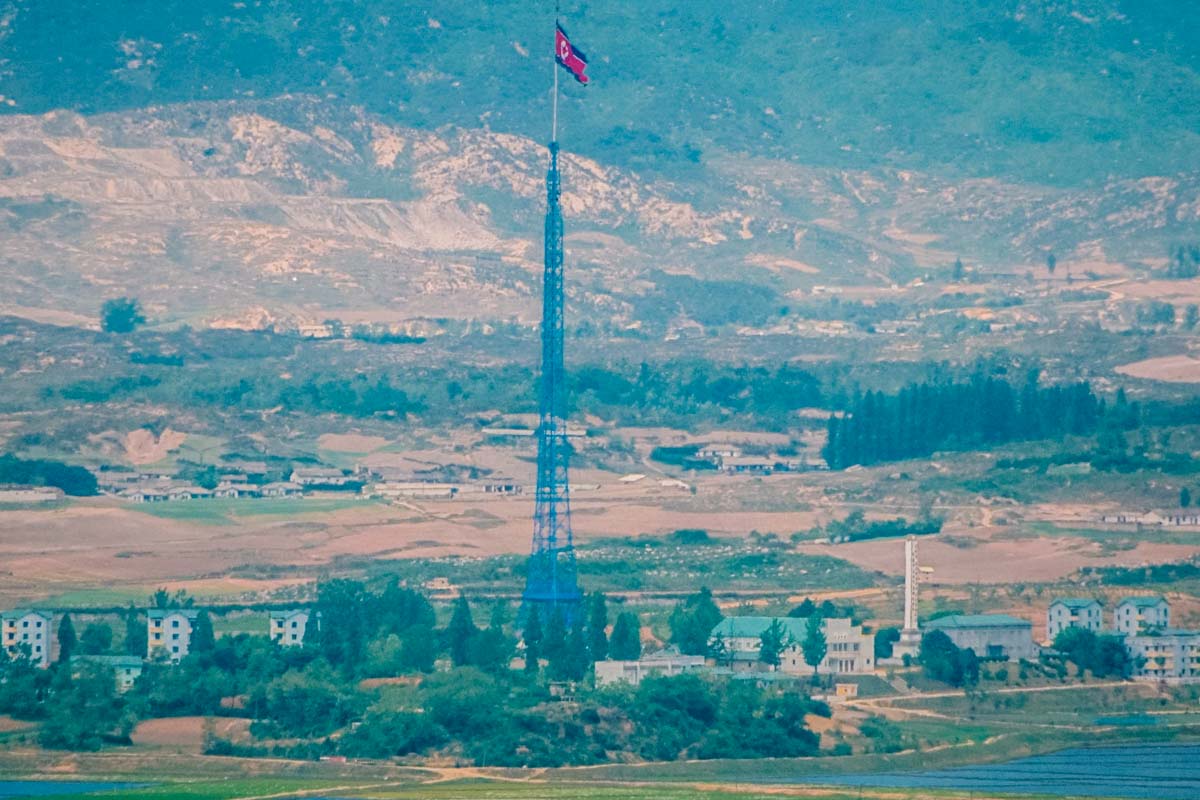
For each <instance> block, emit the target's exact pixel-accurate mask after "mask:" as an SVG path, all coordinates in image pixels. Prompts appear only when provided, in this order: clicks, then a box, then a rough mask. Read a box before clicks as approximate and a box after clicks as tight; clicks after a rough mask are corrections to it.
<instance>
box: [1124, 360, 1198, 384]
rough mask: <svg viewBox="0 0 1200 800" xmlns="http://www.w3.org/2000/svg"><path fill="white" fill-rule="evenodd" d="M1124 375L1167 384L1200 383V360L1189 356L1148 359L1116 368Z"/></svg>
mask: <svg viewBox="0 0 1200 800" xmlns="http://www.w3.org/2000/svg"><path fill="white" fill-rule="evenodd" d="M1116 371H1117V372H1119V373H1121V374H1122V375H1128V376H1130V377H1131V378H1145V379H1146V380H1152V381H1166V382H1167V383H1200V359H1196V358H1193V357H1192V356H1189V355H1178V356H1163V357H1162V358H1147V359H1146V360H1144V361H1134V362H1133V363H1130V364H1122V365H1121V366H1119V367H1117V368H1116Z"/></svg>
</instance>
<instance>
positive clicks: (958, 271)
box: [951, 258, 965, 283]
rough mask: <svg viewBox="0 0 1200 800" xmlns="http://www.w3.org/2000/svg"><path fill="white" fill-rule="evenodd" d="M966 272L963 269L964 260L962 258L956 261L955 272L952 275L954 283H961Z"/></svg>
mask: <svg viewBox="0 0 1200 800" xmlns="http://www.w3.org/2000/svg"><path fill="white" fill-rule="evenodd" d="M964 272H965V270H964V269H963V263H962V259H961V258H956V259H954V271H953V273H952V274H951V278H952V279H953V281H954V282H955V283H961V282H962V279H963V275H964Z"/></svg>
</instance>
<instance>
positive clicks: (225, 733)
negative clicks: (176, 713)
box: [131, 717, 250, 753]
mask: <svg viewBox="0 0 1200 800" xmlns="http://www.w3.org/2000/svg"><path fill="white" fill-rule="evenodd" d="M209 722H211V724H212V731H213V733H215V734H216V735H217V736H220V737H221V738H223V739H230V740H233V741H239V740H245V739H248V738H250V720H248V719H238V718H231V717H167V718H162V719H148V720H144V721H143V722H140V723H138V726H137V728H135V729H134V731H133V734H132V737H131V738H132V739H133V743H134V744H136V745H143V746H147V747H173V748H182V749H185V750H192V751H195V752H197V753H199V752H200V750H201V748H202V747H203V746H204V729H205V724H206V723H209Z"/></svg>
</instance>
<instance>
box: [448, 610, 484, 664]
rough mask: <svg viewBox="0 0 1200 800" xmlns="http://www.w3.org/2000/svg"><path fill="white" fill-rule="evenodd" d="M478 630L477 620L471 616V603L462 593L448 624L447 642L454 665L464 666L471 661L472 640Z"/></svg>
mask: <svg viewBox="0 0 1200 800" xmlns="http://www.w3.org/2000/svg"><path fill="white" fill-rule="evenodd" d="M478 632H479V629H478V628H476V627H475V620H474V619H473V618H472V617H471V604H470V603H469V602H467V598H466V597H463V596H461V595H460V596H459V598H458V600H456V601H455V602H454V613H453V614H452V615H451V616H450V624H449V625H448V626H446V644H447V649H449V651H450V662H451V663H452V664H454V666H456V667H463V666H466V665H467V664H470V663H471V640H472V639H473V638H474V637H475V634H476V633H478Z"/></svg>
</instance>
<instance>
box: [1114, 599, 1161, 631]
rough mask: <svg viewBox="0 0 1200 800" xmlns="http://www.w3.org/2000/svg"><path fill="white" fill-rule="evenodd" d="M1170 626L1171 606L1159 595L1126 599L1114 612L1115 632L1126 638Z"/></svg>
mask: <svg viewBox="0 0 1200 800" xmlns="http://www.w3.org/2000/svg"><path fill="white" fill-rule="evenodd" d="M1170 626H1171V606H1170V605H1169V604H1168V603H1167V601H1166V600H1165V599H1164V598H1162V597H1159V596H1158V595H1149V596H1136V597H1126V598H1125V599H1124V600H1122V601H1121V602H1120V603H1118V604H1117V607H1116V609H1115V610H1114V611H1113V630H1115V631H1117V632H1118V633H1123V634H1125V635H1126V636H1133V635H1136V634H1138V633H1141V632H1142V631H1144V630H1147V629H1149V628H1169V627H1170Z"/></svg>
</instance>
